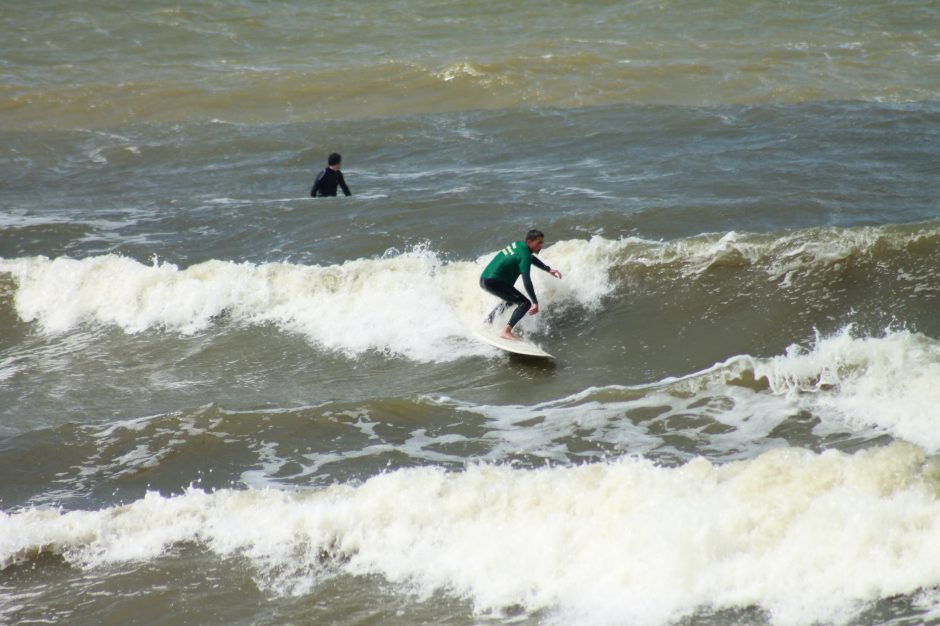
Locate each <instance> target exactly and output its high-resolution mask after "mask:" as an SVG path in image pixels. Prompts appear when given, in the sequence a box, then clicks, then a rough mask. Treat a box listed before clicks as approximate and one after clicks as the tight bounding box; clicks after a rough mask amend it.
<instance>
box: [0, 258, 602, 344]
mask: <svg viewBox="0 0 940 626" xmlns="http://www.w3.org/2000/svg"><path fill="white" fill-rule="evenodd" d="M611 245H612V244H611V243H610V242H604V241H603V240H597V241H593V242H585V241H578V242H565V243H564V245H563V244H558V245H557V246H553V247H551V248H548V249H546V252H545V253H543V256H545V255H546V254H547V255H549V256H550V257H551V261H550V262H551V263H552V264H553V266H558V267H561V268H562V269H563V270H567V269H568V267H570V268H571V274H570V275H571V279H569V280H566V281H558V280H556V279H554V278H552V277H550V276H548V275H547V274H544V273H543V272H535V273H534V274H541V275H535V276H534V277H533V282H534V283H535V284H536V288H537V290H538V293H539V296H540V303H542V308H543V309H544V310H548V309H551V308H552V307H553V306H555V305H560V306H565V305H570V304H580V305H583V306H586V307H592V306H597V303H598V301H599V299H600V298H601V297H603V295H604V294H606V293H607V292H608V291H609V290H610V288H611V286H610V284H609V282H608V281H607V280H606V274H607V272H606V269H608V268H605V267H604V266H600V267H598V266H596V265H593V266H590V267H587V266H586V265H587V263H586V261H588V260H591V259H594V260H596V258H595V257H597V256H598V255H599V254H600V255H601V256H603V255H602V254H601V253H599V252H598V250H599V249H601V248H604V247H610V246H611ZM556 248H557V254H556ZM490 256H491V255H490V254H487V255H485V256H483V257H480V258H479V259H477V260H475V261H455V262H451V263H445V262H443V261H442V260H441V259H440V257H439V256H438V255H437V254H435V253H434V252H432V251H430V250H427V249H423V248H418V249H415V250H412V251H408V252H404V253H394V254H390V255H387V256H385V257H383V258H378V259H356V260H353V261H348V262H346V263H343V264H341V265H330V266H304V265H293V264H289V263H269V264H262V265H256V264H252V263H233V262H228V261H208V262H205V263H200V264H197V265H193V266H191V267H189V268H186V269H180V268H179V267H177V266H176V265H173V264H170V263H159V262H156V261H155V262H154V264H153V265H144V264H142V263H139V262H137V261H135V260H132V259H129V258H126V257H121V256H115V255H107V256H99V257H92V258H87V259H81V260H78V259H70V258H66V257H61V258H56V259H48V258H45V257H33V258H27V259H14V260H9V261H3V260H0V272H10V273H12V274H13V276H14V278H15V279H16V281H17V283H18V287H17V290H16V299H15V302H16V310H17V312H18V314H19V316H20V317H21V318H22V319H23V320H25V321H28V322H36V323H37V324H38V325H39V326H40V327H41V329H42V330H43V331H44V332H47V333H62V332H66V331H70V330H72V329H74V328H76V327H77V326H79V325H81V324H103V325H113V326H117V327H120V328H122V329H123V330H124V331H126V332H128V333H137V332H141V331H145V330H150V329H155V328H158V329H165V330H167V331H170V332H179V333H184V334H192V333H197V332H201V331H204V330H206V329H207V328H209V327H210V326H211V325H212V324H213V323H214V322H215V320H216V319H217V318H218V317H219V316H220V315H222V314H223V313H225V314H227V316H228V318H230V319H234V320H236V321H238V322H241V323H247V324H274V325H276V326H278V327H280V328H282V329H284V330H286V331H290V332H296V333H300V334H302V335H304V336H305V337H307V338H308V339H310V340H311V341H313V342H316V343H317V344H319V345H321V346H323V347H325V348H327V349H330V350H335V351H338V352H342V353H346V354H349V355H359V354H362V353H364V352H366V351H370V350H371V351H379V352H385V353H388V354H392V355H397V356H404V357H406V358H410V359H416V360H422V361H447V360H452V359H455V358H459V357H462V356H466V355H471V354H485V353H487V352H489V351H490V350H491V349H490V348H486V347H483V346H482V345H481V344H480V343H479V342H477V341H475V340H474V339H473V338H472V334H471V330H470V327H471V326H473V325H476V324H478V323H479V322H480V320H481V319H482V318H483V317H484V316H485V314H486V313H487V311H488V310H489V309H490V308H491V307H492V306H494V305H495V303H496V301H495V299H494V298H493V297H492V296H490V295H489V294H487V293H486V292H484V291H483V290H481V289H480V287H479V284H478V281H479V275H480V272H481V271H482V269H483V267H484V266H485V264H486V263H487V262H488V261H489V258H490ZM612 261H613V259H612V258H608V263H610V262H612ZM549 323H550V315H549V314H548V313H545V314H542V315H539V316H534V317H532V318H529V319H528V320H527V321H526V322H525V325H526V326H528V327H529V329H530V330H531V331H533V332H539V330H541V329H543V328H544V326H543V325H545V324H549Z"/></svg>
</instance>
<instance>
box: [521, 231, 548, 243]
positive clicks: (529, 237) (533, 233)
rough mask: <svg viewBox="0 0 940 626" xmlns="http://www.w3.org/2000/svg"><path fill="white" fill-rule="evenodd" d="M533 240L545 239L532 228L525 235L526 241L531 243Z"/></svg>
mask: <svg viewBox="0 0 940 626" xmlns="http://www.w3.org/2000/svg"><path fill="white" fill-rule="evenodd" d="M534 239H545V233H543V232H542V231H540V230H538V229H536V228H533V229H532V230H530V231H529V232H527V233H526V234H525V240H526V241H532V240H534Z"/></svg>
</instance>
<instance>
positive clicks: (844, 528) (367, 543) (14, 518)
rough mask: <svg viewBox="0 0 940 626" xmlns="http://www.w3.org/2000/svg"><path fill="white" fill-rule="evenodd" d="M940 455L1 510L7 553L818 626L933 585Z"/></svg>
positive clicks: (777, 455)
mask: <svg viewBox="0 0 940 626" xmlns="http://www.w3.org/2000/svg"><path fill="white" fill-rule="evenodd" d="M938 469H940V468H938V467H937V466H936V464H935V463H926V462H925V457H924V454H923V452H922V451H921V450H920V449H918V448H916V447H914V446H912V445H910V444H900V443H898V444H893V445H891V446H888V447H885V448H881V449H873V450H868V451H864V452H859V453H857V454H855V455H851V456H849V455H846V454H843V453H839V452H835V451H829V452H825V453H823V454H814V453H811V452H808V451H805V450H801V449H794V448H781V449H777V450H773V451H771V452H767V453H765V454H763V455H761V456H760V457H758V458H756V459H753V460H748V461H740V462H735V463H730V464H728V465H724V466H714V465H712V464H710V463H709V462H707V461H705V460H704V459H701V458H699V459H696V460H694V461H692V462H690V463H688V464H686V465H684V466H682V467H678V468H663V467H657V466H656V465H654V464H652V463H650V462H648V461H644V460H640V459H622V460H619V461H617V462H612V463H598V464H591V465H583V466H579V467H553V468H541V469H534V470H519V469H512V468H509V467H495V466H488V465H481V466H476V467H471V468H469V469H467V470H466V471H463V472H459V473H446V472H444V471H441V470H439V469H433V468H427V467H425V468H414V469H407V470H399V471H395V472H390V473H388V474H383V475H380V476H376V477H374V478H372V479H370V480H368V481H367V482H365V483H364V484H362V485H361V486H359V487H351V486H334V487H330V488H327V489H325V490H322V491H317V492H306V493H303V492H302V493H290V492H284V491H277V490H264V491H258V490H251V489H249V490H243V491H231V490H224V491H219V492H216V493H205V492H203V491H201V490H198V489H190V490H189V491H187V492H186V493H185V494H182V495H179V496H175V497H161V496H159V495H156V494H148V495H147V497H145V498H144V499H142V500H139V501H137V502H134V503H132V504H130V505H127V506H122V507H114V508H109V509H104V510H100V511H72V512H68V513H63V512H60V511H54V510H37V509H29V510H25V511H21V512H16V513H0V564H2V565H3V566H6V565H9V564H10V563H12V562H15V561H17V560H21V559H24V558H29V555H30V554H32V553H35V552H36V551H39V550H42V551H50V552H54V553H58V554H61V555H62V556H63V557H64V558H65V559H66V560H67V561H68V562H70V563H73V564H75V565H76V566H80V567H86V568H93V567H99V566H105V565H107V564H109V563H115V562H123V561H133V560H148V559H154V558H157V557H158V556H160V555H163V554H165V553H167V551H168V550H170V549H171V548H172V547H173V546H174V545H176V544H178V543H181V542H194V543H197V544H199V545H202V546H204V547H205V548H206V549H208V550H210V551H212V552H214V553H216V554H218V555H220V556H222V557H234V556H239V557H246V558H248V559H249V560H250V561H251V562H252V563H253V568H254V576H255V579H256V581H257V583H258V584H259V586H260V587H262V588H265V589H268V590H270V591H273V592H275V593H283V594H304V593H306V592H308V591H309V590H310V589H311V588H312V587H313V586H315V585H316V584H317V582H318V580H319V579H320V577H321V576H322V575H328V574H329V573H330V572H333V571H337V570H338V571H342V572H345V573H347V574H353V575H380V576H383V577H384V578H385V579H387V580H389V581H391V582H393V583H400V584H402V585H405V588H407V589H411V590H414V591H416V592H418V593H419V595H425V594H430V593H432V592H434V591H438V590H440V591H445V592H448V593H451V594H453V595H455V596H458V597H461V598H467V599H469V600H470V601H472V603H473V605H474V606H475V608H476V610H477V611H480V612H483V613H485V612H493V611H496V612H499V611H500V610H502V609H504V608H506V607H512V606H521V607H523V608H524V609H525V610H526V611H527V612H530V613H531V612H535V611H547V612H548V614H547V615H548V617H547V619H548V621H549V622H550V623H559V624H561V623H578V624H622V623H631V624H660V623H666V622H669V621H673V620H676V619H678V618H681V617H682V616H684V615H688V614H690V613H692V612H694V611H695V610H697V609H700V608H704V607H710V608H715V609H724V608H746V607H751V606H757V607H762V608H763V609H765V610H767V611H769V612H770V616H771V621H772V622H773V623H775V624H805V623H811V622H815V621H819V622H827V621H832V620H839V619H845V618H847V617H849V616H851V615H852V613H853V612H855V611H857V610H858V609H859V608H861V607H863V606H864V605H865V603H869V602H873V601H876V600H878V599H881V598H887V597H890V596H893V595H895V594H915V593H916V592H918V590H921V589H924V590H926V589H930V588H932V587H934V586H936V585H938V584H940V565H938V560H937V558H936V555H937V554H940V501H938V499H937V493H938V488H940V484H938V476H940V472H938Z"/></svg>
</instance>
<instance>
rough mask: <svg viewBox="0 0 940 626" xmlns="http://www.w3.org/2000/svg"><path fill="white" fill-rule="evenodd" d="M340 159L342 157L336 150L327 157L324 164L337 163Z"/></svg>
mask: <svg viewBox="0 0 940 626" xmlns="http://www.w3.org/2000/svg"><path fill="white" fill-rule="evenodd" d="M342 160H343V157H341V156H340V155H339V153H338V152H334V153H333V154H331V155H330V156H329V158H327V160H326V164H327V165H339V164H340V161H342Z"/></svg>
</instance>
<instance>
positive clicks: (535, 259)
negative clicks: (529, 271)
mask: <svg viewBox="0 0 940 626" xmlns="http://www.w3.org/2000/svg"><path fill="white" fill-rule="evenodd" d="M532 265H534V266H535V267H537V268H539V269H540V270H542V271H543V272H550V271H552V268H550V267H549V266H547V265H545V264H544V263H542V262H541V261H540V260H539V258H538V257H537V256H535V255H532Z"/></svg>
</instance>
